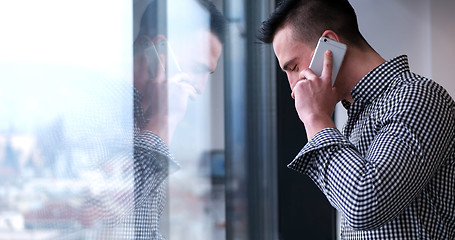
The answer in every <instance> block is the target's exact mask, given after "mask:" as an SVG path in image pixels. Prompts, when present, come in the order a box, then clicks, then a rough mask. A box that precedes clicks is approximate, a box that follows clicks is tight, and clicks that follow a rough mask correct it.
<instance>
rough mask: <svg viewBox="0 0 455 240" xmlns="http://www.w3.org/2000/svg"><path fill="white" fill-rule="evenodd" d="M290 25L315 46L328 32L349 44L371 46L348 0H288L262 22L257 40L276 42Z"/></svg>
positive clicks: (299, 36) (304, 39)
mask: <svg viewBox="0 0 455 240" xmlns="http://www.w3.org/2000/svg"><path fill="white" fill-rule="evenodd" d="M288 24H289V26H291V27H292V28H293V29H294V31H295V33H296V39H299V40H302V41H304V42H306V43H308V44H312V45H314V47H316V43H317V41H318V39H319V37H321V36H322V34H323V33H324V31H325V30H332V31H334V32H335V33H336V34H338V36H340V37H341V38H342V39H344V40H345V41H346V42H347V44H348V45H353V46H358V47H364V46H365V45H367V43H366V41H365V39H364V38H363V36H362V35H361V34H360V31H359V27H358V24H357V17H356V14H355V12H354V9H353V8H352V6H351V4H349V2H348V0H284V1H282V2H281V3H280V4H279V5H278V7H277V8H276V9H275V11H274V12H273V13H272V14H271V15H270V17H269V18H268V19H267V20H265V21H264V22H262V26H261V27H260V28H259V30H258V34H257V38H258V39H259V40H260V41H262V42H264V43H272V42H273V38H274V37H275V34H276V32H277V31H278V30H280V29H281V28H282V27H284V26H285V25H288Z"/></svg>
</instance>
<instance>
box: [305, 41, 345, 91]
mask: <svg viewBox="0 0 455 240" xmlns="http://www.w3.org/2000/svg"><path fill="white" fill-rule="evenodd" d="M327 50H331V51H332V56H333V67H332V86H333V84H334V83H335V80H336V78H337V75H338V71H339V70H340V67H341V64H342V63H343V58H344V54H345V53H346V45H345V44H343V43H340V42H337V41H335V40H332V39H329V38H326V37H321V38H319V42H318V45H317V46H316V50H315V51H314V54H313V58H312V59H311V63H310V69H311V70H312V71H313V72H314V73H315V74H316V75H318V76H321V74H322V68H323V65H324V54H325V52H326V51H327Z"/></svg>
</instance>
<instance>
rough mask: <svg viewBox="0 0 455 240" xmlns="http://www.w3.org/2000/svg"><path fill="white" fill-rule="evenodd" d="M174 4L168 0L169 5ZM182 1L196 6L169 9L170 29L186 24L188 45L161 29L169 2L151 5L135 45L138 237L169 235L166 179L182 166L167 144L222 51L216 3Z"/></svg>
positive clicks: (182, 34) (221, 21)
mask: <svg viewBox="0 0 455 240" xmlns="http://www.w3.org/2000/svg"><path fill="white" fill-rule="evenodd" d="M171 2H172V1H171V0H168V1H167V6H170V4H171ZM180 2H181V3H184V5H185V6H186V7H191V9H188V8H186V7H184V8H185V9H184V10H185V14H183V15H181V16H180V15H178V14H172V13H169V16H168V18H167V26H168V28H167V29H169V27H171V26H173V25H174V26H180V27H184V28H182V31H180V32H179V34H178V36H177V37H178V38H179V39H185V45H184V46H181V45H180V44H179V43H178V41H172V39H171V38H170V39H167V37H166V36H167V34H166V32H165V31H162V30H161V29H160V27H159V23H160V21H161V23H162V21H165V20H166V19H164V18H160V17H159V16H160V15H159V14H162V11H161V12H160V10H159V7H160V4H163V3H164V1H160V0H152V2H151V3H150V4H149V5H148V6H147V8H146V10H145V13H144V15H143V16H142V19H141V25H140V30H139V34H138V37H137V38H136V40H135V43H134V44H135V45H134V121H135V137H134V168H135V190H134V194H135V218H134V224H135V231H134V234H135V238H136V239H164V238H163V236H162V235H161V233H160V231H159V225H160V217H161V215H162V212H163V209H164V206H165V203H166V184H164V182H165V180H166V178H167V176H168V174H169V171H170V170H173V169H175V168H176V167H177V164H176V163H175V162H174V160H173V158H172V156H171V155H170V153H169V150H168V146H169V144H170V142H171V138H172V135H173V133H174V130H175V128H176V127H177V125H178V123H179V122H180V121H181V120H182V118H183V116H184V114H185V112H186V108H187V102H188V99H189V98H194V97H196V95H197V94H201V93H202V92H203V91H204V88H205V86H206V83H207V80H208V78H209V74H210V73H211V72H213V71H214V70H215V68H216V65H217V62H218V59H219V57H220V55H221V50H222V42H221V41H222V35H223V31H224V26H223V24H224V18H223V16H222V15H221V13H220V12H218V10H217V9H216V8H215V6H214V5H213V4H212V3H211V2H208V1H205V0H204V1H197V0H195V1H194V2H193V1H190V0H185V1H179V4H180ZM193 7H194V9H193ZM201 16H207V18H206V19H205V24H192V23H190V22H195V21H194V19H198V18H200V17H201ZM202 22H204V21H202ZM188 26H189V27H188ZM168 31H169V30H167V32H168ZM173 43H177V44H173ZM170 46H172V47H174V48H172V47H170Z"/></svg>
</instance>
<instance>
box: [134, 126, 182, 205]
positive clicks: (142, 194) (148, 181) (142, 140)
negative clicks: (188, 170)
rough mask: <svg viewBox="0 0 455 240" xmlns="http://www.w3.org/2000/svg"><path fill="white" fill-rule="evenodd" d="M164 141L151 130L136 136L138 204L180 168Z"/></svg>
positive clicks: (135, 168) (135, 155) (135, 180)
mask: <svg viewBox="0 0 455 240" xmlns="http://www.w3.org/2000/svg"><path fill="white" fill-rule="evenodd" d="M178 169H179V165H178V164H177V163H176V162H175V160H174V159H173V157H172V155H171V154H170V152H169V149H168V147H167V146H166V144H165V143H164V141H163V140H162V139H161V138H159V137H158V136H157V135H155V134H154V133H152V132H151V131H142V132H141V133H140V134H137V135H136V136H135V137H134V182H135V196H136V204H140V203H142V202H144V201H146V199H145V198H149V197H150V196H151V194H152V193H153V192H155V191H156V189H157V188H158V187H159V186H160V185H161V183H162V182H163V181H164V180H165V179H166V178H167V176H168V175H169V174H170V173H172V172H174V171H176V170H178Z"/></svg>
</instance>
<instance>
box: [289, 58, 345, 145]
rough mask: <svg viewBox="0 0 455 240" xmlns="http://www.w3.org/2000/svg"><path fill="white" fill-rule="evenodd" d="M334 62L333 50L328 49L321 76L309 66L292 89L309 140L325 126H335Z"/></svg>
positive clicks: (301, 73)
mask: <svg viewBox="0 0 455 240" xmlns="http://www.w3.org/2000/svg"><path fill="white" fill-rule="evenodd" d="M332 64H333V56H332V52H331V51H330V50H328V51H326V52H325V54H324V67H323V70H322V75H321V77H319V76H316V74H314V72H313V71H311V69H309V68H307V69H305V70H303V71H301V72H300V74H299V77H300V80H299V81H298V82H297V84H296V85H295V86H294V88H293V89H292V96H293V98H294V99H295V109H296V110H297V113H298V115H299V118H300V120H301V121H302V122H303V123H304V124H305V129H306V132H307V137H308V140H310V139H311V138H312V137H313V136H314V135H315V134H316V133H318V132H319V131H321V130H322V129H324V128H335V124H334V123H333V121H332V114H333V112H334V110H335V106H336V103H337V97H336V92H335V91H334V89H333V88H332V81H331V79H332Z"/></svg>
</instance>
